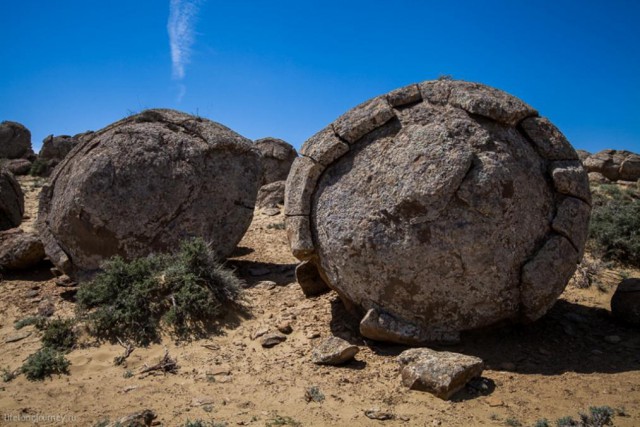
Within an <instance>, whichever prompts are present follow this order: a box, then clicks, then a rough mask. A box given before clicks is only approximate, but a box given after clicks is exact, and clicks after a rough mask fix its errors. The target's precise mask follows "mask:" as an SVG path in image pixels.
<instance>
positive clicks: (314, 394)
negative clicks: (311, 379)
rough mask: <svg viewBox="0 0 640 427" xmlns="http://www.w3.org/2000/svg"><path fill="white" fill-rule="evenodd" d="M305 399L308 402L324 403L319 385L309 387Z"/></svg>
mask: <svg viewBox="0 0 640 427" xmlns="http://www.w3.org/2000/svg"><path fill="white" fill-rule="evenodd" d="M304 398H305V400H306V401H307V402H317V403H320V402H322V401H324V394H322V392H321V391H320V388H319V387H318V386H317V385H313V386H311V387H307V389H306V390H305V392H304Z"/></svg>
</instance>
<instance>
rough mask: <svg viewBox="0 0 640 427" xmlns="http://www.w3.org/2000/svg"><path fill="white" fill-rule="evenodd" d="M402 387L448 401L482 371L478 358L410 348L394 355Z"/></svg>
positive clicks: (480, 360)
mask: <svg viewBox="0 0 640 427" xmlns="http://www.w3.org/2000/svg"><path fill="white" fill-rule="evenodd" d="M398 363H399V365H400V374H401V376H402V384H403V385H404V386H405V387H408V388H409V389H411V390H419V391H426V392H429V393H431V394H433V395H435V396H436V397H439V398H440V399H444V400H448V399H449V398H451V396H453V395H454V394H455V393H456V392H458V391H459V390H461V389H462V388H464V386H465V385H466V384H467V382H469V381H470V380H471V379H473V378H475V377H479V376H480V374H482V371H483V369H484V362H483V361H482V359H480V358H478V357H474V356H466V355H463V354H458V353H451V352H447V351H442V352H438V351H434V350H431V349H428V348H413V349H410V350H406V351H403V352H402V353H401V354H400V356H398Z"/></svg>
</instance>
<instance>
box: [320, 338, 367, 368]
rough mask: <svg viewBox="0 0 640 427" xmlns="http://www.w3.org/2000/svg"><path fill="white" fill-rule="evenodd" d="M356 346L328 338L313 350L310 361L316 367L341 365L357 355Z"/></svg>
mask: <svg viewBox="0 0 640 427" xmlns="http://www.w3.org/2000/svg"><path fill="white" fill-rule="evenodd" d="M358 351H359V349H358V346H356V345H353V344H350V343H349V342H348V341H346V340H343V339H342V338H339V337H329V338H326V339H324V340H322V342H321V343H320V344H319V345H318V346H317V347H315V348H314V349H313V352H312V353H311V360H312V361H313V363H315V364H317V365H342V364H344V363H347V362H349V361H351V360H352V359H353V358H354V357H355V355H356V354H358Z"/></svg>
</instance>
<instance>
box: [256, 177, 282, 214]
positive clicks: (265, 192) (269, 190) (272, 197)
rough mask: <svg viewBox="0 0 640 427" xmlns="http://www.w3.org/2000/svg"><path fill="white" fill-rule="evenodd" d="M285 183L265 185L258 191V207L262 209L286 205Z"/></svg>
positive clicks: (276, 182)
mask: <svg viewBox="0 0 640 427" xmlns="http://www.w3.org/2000/svg"><path fill="white" fill-rule="evenodd" d="M285 183H286V182H285V181H275V182H272V183H270V184H265V185H263V186H262V187H260V191H258V200H257V202H256V206H257V207H259V208H262V209H266V208H275V207H277V206H278V205H282V204H284V187H285Z"/></svg>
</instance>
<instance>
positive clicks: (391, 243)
mask: <svg viewBox="0 0 640 427" xmlns="http://www.w3.org/2000/svg"><path fill="white" fill-rule="evenodd" d="M413 87H415V86H408V87H407V88H402V89H400V90H397V91H394V92H392V93H391V94H389V95H387V96H382V97H378V98H374V99H373V100H371V101H367V102H365V103H363V104H361V105H359V106H358V107H356V108H354V109H353V110H351V111H349V112H347V113H346V114H344V115H343V116H341V117H340V118H339V119H337V120H336V121H335V122H334V123H333V124H331V125H329V126H328V127H327V128H326V129H324V130H323V131H321V132H319V133H318V134H317V135H315V136H314V137H313V138H312V139H310V140H309V141H307V143H305V151H307V150H308V151H307V152H311V151H312V150H313V149H315V147H316V146H317V147H321V146H322V144H325V143H326V141H328V140H330V139H331V138H332V132H335V133H336V134H337V135H338V136H339V138H340V139H342V140H343V141H345V142H348V143H349V150H348V151H345V152H344V153H341V155H340V156H331V157H332V158H334V160H333V161H332V162H331V163H330V164H328V163H327V162H323V163H318V162H315V161H314V160H312V159H311V158H306V157H303V158H300V159H298V160H296V163H294V166H293V169H292V172H291V174H290V175H289V179H288V181H287V188H286V208H285V213H286V214H287V215H288V218H287V219H288V225H287V228H288V234H289V236H290V242H291V244H292V248H293V249H294V250H295V252H296V254H297V255H296V256H298V257H299V258H300V259H310V258H311V257H313V260H314V261H313V262H314V263H315V265H317V267H318V270H319V274H320V275H321V276H322V277H323V278H324V279H325V281H326V283H327V284H328V285H329V286H330V287H331V288H333V289H335V290H336V291H337V292H338V294H339V295H340V297H341V298H342V299H343V301H344V302H345V303H346V304H347V306H349V307H353V309H354V311H355V312H356V314H358V315H360V316H364V315H365V314H366V316H365V318H364V319H363V322H362V323H361V332H362V333H363V335H365V336H367V337H368V338H371V339H382V340H389V341H395V342H402V343H410V344H416V343H419V342H423V341H425V340H426V341H429V340H451V339H455V338H456V337H457V335H458V333H459V332H460V331H464V330H468V329H474V328H478V327H482V326H486V325H490V324H492V323H495V322H497V321H500V320H503V319H508V318H518V317H519V316H520V315H521V310H522V309H523V308H527V309H528V310H529V312H528V318H532V317H535V316H539V315H541V314H542V313H544V312H545V311H546V310H547V309H548V308H549V307H550V306H551V305H552V304H553V301H554V300H555V298H556V297H557V295H558V290H559V289H560V290H561V289H563V288H564V286H565V284H566V283H567V280H568V279H569V276H570V274H569V276H567V274H566V273H567V272H572V271H573V270H574V269H575V267H576V263H577V257H578V255H579V253H581V252H582V250H583V246H584V240H585V237H586V234H585V233H586V225H587V222H588V216H589V210H590V207H589V204H590V194H589V185H588V180H587V175H586V173H585V171H584V169H583V168H582V167H581V165H580V163H579V161H578V160H577V155H576V154H575V151H574V150H573V148H572V147H571V146H570V145H569V144H568V142H567V141H566V139H565V138H564V137H563V136H562V134H561V133H560V132H559V131H558V130H557V129H556V128H555V127H554V126H553V125H552V124H551V123H550V122H549V121H548V120H546V119H540V118H536V119H531V117H535V116H536V115H537V113H536V111H535V110H534V109H532V108H531V107H530V106H528V105H527V104H525V103H524V102H522V101H520V100H518V99H517V98H514V97H513V96H511V95H508V94H506V93H504V92H502V91H499V90H497V89H493V88H489V87H486V86H483V85H478V84H471V83H467V82H457V81H449V80H438V81H435V82H424V83H420V84H419V85H417V87H418V88H419V91H420V99H421V100H422V101H420V100H418V101H415V100H416V99H417V95H416V94H415V90H414V89H413ZM400 100H404V101H400ZM407 100H410V101H408V103H406V104H404V102H405V101H407ZM394 103H402V104H403V105H402V107H401V108H391V105H393V104H394ZM390 104H391V105H390ZM524 122H526V125H525V124H524ZM525 128H526V130H525ZM318 135H324V136H323V137H318ZM318 149H319V148H318ZM325 152H326V150H325ZM303 154H304V153H303ZM572 159H575V160H572ZM572 198H575V200H573V201H572V200H571V199H572ZM577 199H580V200H577ZM556 211H557V214H556ZM296 217H298V219H293V218H296ZM290 218H292V219H291V220H290ZM294 221H295V222H294ZM552 230H556V231H557V232H558V233H560V234H561V235H566V236H567V237H568V238H569V239H571V241H569V240H566V239H565V238H564V237H560V236H559V235H558V236H557V237H553V235H554V233H553V231H552ZM309 232H310V233H311V235H310V236H309V235H308V234H307V233H309ZM301 236H304V237H301ZM556 238H557V239H564V240H561V241H559V242H557V241H556ZM547 240H548V241H549V242H547ZM300 242H304V244H301V243H300ZM545 242H547V244H545ZM548 244H553V245H555V246H558V247H557V248H555V246H554V248H555V254H556V255H558V256H559V257H560V258H559V259H558V260H557V261H552V260H548V259H547V256H546V255H545V254H546V253H547V252H549V251H551V252H553V249H554V248H546V245H548ZM566 245H568V248H567V247H566ZM301 248H303V249H304V250H301ZM540 248H543V249H542V250H541V251H540V252H538V251H539V249H540ZM532 259H533V260H537V261H535V263H534V262H532V261H531V260H532ZM525 264H526V265H528V266H529V270H530V271H529V273H528V275H527V277H526V279H527V280H526V284H525V283H521V280H524V279H523V278H522V277H521V272H522V266H523V265H525ZM545 264H546V265H545ZM550 264H551V265H552V266H553V269H551V268H550V267H549V265H550ZM538 268H541V269H547V270H549V271H547V272H545V273H544V274H548V275H549V277H547V278H546V279H548V280H546V281H543V280H538V279H537V277H538V276H536V274H537V273H538V272H537V271H536V270H537V269H538ZM525 288H526V292H525V291H523V289H525ZM524 294H526V295H524ZM527 298H531V299H532V300H531V301H528V300H527ZM372 313H373V314H372ZM374 314H375V316H374ZM412 328H413V329H412ZM408 329H411V331H409V332H407V330H408ZM412 331H413V332H412Z"/></svg>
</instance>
